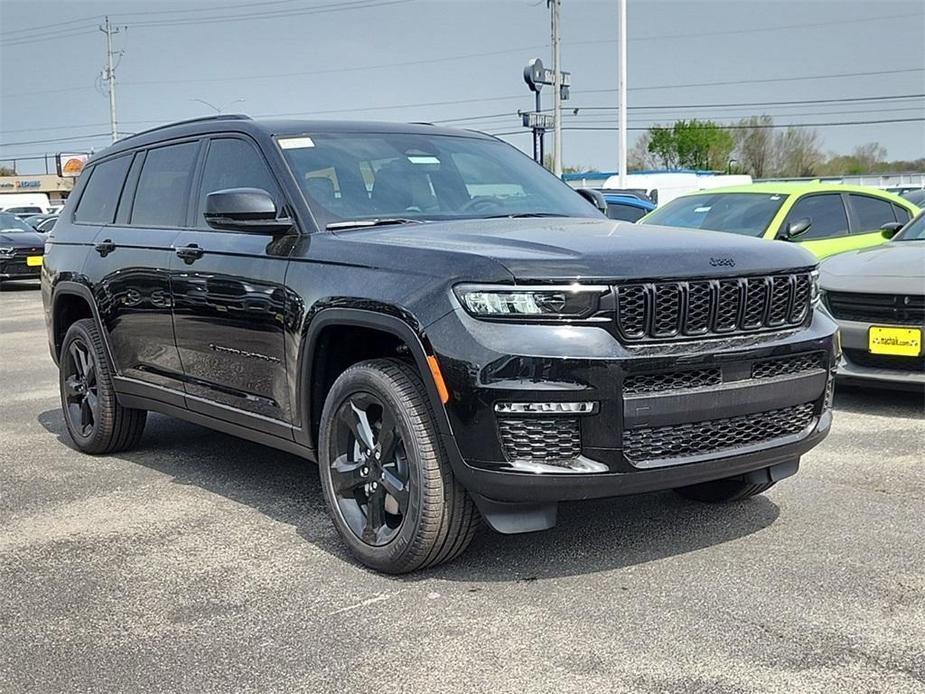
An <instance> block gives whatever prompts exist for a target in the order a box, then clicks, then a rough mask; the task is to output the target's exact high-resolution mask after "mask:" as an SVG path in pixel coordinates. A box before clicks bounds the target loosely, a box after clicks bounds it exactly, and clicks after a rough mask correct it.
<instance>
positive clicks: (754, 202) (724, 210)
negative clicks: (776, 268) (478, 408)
mask: <svg viewBox="0 0 925 694" xmlns="http://www.w3.org/2000/svg"><path fill="white" fill-rule="evenodd" d="M786 197H787V196H786V195H780V194H770V193H712V194H702V195H690V196H686V197H681V198H675V199H674V200H672V201H671V202H669V203H666V204H665V205H664V206H663V207H659V208H658V209H657V210H655V211H654V212H652V213H651V214H650V215H649V216H648V217H646V218H645V220H644V221H643V224H661V225H663V226H669V227H687V228H689V229H709V230H710V231H728V232H730V233H733V234H743V235H745V236H761V235H762V234H764V232H765V231H767V229H768V226H769V225H770V224H771V220H772V219H774V215H775V214H777V211H778V210H779V209H780V206H781V205H783V204H784V200H785V199H786Z"/></svg>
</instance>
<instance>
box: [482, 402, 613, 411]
mask: <svg viewBox="0 0 925 694" xmlns="http://www.w3.org/2000/svg"><path fill="white" fill-rule="evenodd" d="M495 412H498V413H500V414H593V413H595V412H597V403H596V402H498V403H495Z"/></svg>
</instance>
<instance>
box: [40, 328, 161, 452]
mask: <svg viewBox="0 0 925 694" xmlns="http://www.w3.org/2000/svg"><path fill="white" fill-rule="evenodd" d="M58 369H59V372H60V375H59V386H60V390H61V409H62V411H63V413H64V422H65V424H66V425H67V430H68V432H69V433H70V435H71V439H72V440H73V441H74V444H75V445H76V446H77V448H79V449H80V450H81V451H83V452H84V453H114V452H116V451H124V450H128V449H130V448H133V447H134V446H136V445H138V442H139V441H140V440H141V435H142V433H143V432H144V428H145V419H146V417H147V412H145V410H136V409H132V408H129V407H123V406H122V405H120V404H119V399H118V397H117V396H116V391H115V387H114V386H113V380H112V370H111V367H110V364H109V361H108V360H107V357H106V351H105V348H104V346H103V338H102V335H101V333H100V330H99V328H98V327H97V325H96V321H94V320H93V319H92V318H81V319H80V320H78V321H75V322H74V323H73V324H72V325H71V326H70V327H69V328H68V331H67V334H66V335H65V336H64V342H63V344H62V345H61V352H60V353H59V354H58Z"/></svg>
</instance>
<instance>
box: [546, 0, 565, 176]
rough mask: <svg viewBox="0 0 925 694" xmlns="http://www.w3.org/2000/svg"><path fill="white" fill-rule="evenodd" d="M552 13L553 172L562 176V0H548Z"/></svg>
mask: <svg viewBox="0 0 925 694" xmlns="http://www.w3.org/2000/svg"><path fill="white" fill-rule="evenodd" d="M546 1H547V5H548V6H549V9H550V14H551V15H552V72H553V83H552V117H553V120H554V124H553V155H552V156H553V173H555V174H556V176H559V177H560V178H561V176H562V72H561V69H562V65H561V64H560V61H559V8H560V7H561V5H562V0H546Z"/></svg>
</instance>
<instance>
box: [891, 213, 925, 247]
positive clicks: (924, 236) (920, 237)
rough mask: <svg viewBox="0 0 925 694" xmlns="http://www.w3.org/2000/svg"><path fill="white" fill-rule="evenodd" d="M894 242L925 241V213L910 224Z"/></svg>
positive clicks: (894, 238) (920, 214)
mask: <svg viewBox="0 0 925 694" xmlns="http://www.w3.org/2000/svg"><path fill="white" fill-rule="evenodd" d="M893 240H894V241H925V212H920V213H919V216H918V217H916V218H915V219H913V220H912V221H911V222H909V223H908V224H907V225H906V226H905V228H904V229H903V230H902V231H901V232H900V233H899V234H897V235H896V236H895V237H893Z"/></svg>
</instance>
